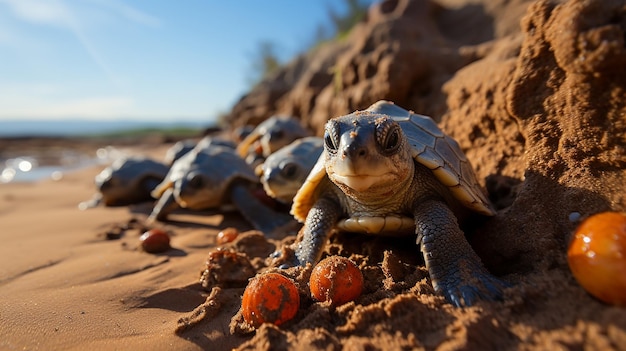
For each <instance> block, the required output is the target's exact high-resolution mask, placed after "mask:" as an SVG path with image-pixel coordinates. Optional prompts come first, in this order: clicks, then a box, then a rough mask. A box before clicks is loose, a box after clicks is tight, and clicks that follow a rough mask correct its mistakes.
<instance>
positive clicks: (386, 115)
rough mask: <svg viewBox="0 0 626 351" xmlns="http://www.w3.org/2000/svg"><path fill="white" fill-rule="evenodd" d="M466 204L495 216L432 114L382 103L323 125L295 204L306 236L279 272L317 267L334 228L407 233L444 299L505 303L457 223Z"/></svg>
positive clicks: (294, 211) (500, 285)
mask: <svg viewBox="0 0 626 351" xmlns="http://www.w3.org/2000/svg"><path fill="white" fill-rule="evenodd" d="M464 208H466V209H470V210H473V211H475V212H478V213H480V214H483V215H487V216H492V215H494V214H495V211H494V210H493V208H492V207H491V205H490V204H489V201H488V200H487V198H486V197H485V196H484V195H483V193H482V192H481V189H480V187H479V186H478V182H477V181H476V177H475V175H474V172H473V170H472V167H471V165H470V163H469V161H468V160H467V158H466V156H465V155H464V154H463V152H462V151H461V149H460V148H459V146H458V144H457V143H456V142H455V141H454V140H453V139H451V138H450V137H448V136H446V135H444V134H443V132H442V131H441V130H439V128H437V125H436V124H435V123H434V122H433V121H432V120H431V119H430V118H428V117H426V116H420V115H417V114H414V113H412V112H409V111H407V110H405V109H403V108H401V107H398V106H396V105H394V104H393V103H390V102H387V101H379V102H377V103H375V104H374V105H372V106H370V107H369V108H368V109H367V110H364V111H357V112H354V113H352V114H349V115H346V116H342V117H337V118H334V119H331V120H330V121H328V123H327V124H326V131H325V136H324V153H323V154H322V156H321V157H320V160H319V162H318V163H317V164H316V165H315V167H314V168H313V170H312V171H311V173H310V174H309V176H308V177H307V180H306V181H305V184H304V185H303V186H302V188H301V189H300V190H299V191H298V193H297V194H296V196H295V198H294V203H293V206H292V214H293V215H294V216H295V218H296V219H298V220H299V221H301V222H302V221H303V222H304V227H303V231H302V239H301V240H300V241H299V242H296V243H294V250H295V257H293V258H291V261H288V262H285V264H284V265H283V266H284V267H285V266H290V265H305V264H306V263H315V262H317V261H318V260H319V259H320V256H321V255H322V251H323V248H324V245H325V244H326V241H327V239H328V236H329V234H330V232H331V231H332V229H333V228H335V227H338V228H339V229H342V230H347V231H352V232H363V233H367V234H372V235H403V234H407V233H409V235H416V237H417V240H416V241H417V243H418V244H421V250H422V254H423V256H424V260H425V263H426V267H427V269H428V272H429V274H430V277H431V280H432V283H433V286H434V288H435V290H436V291H437V292H439V293H442V294H443V295H444V296H445V298H446V299H447V300H448V301H449V302H451V303H452V304H454V305H456V306H462V305H466V306H469V305H472V304H473V303H474V302H475V301H476V300H477V299H486V300H490V299H501V298H502V289H503V288H504V287H505V286H506V284H505V283H504V282H502V281H500V280H499V279H497V278H495V277H494V276H492V275H491V274H490V273H489V272H488V271H487V270H486V269H485V268H484V266H483V265H482V263H481V261H480V258H479V257H478V256H477V255H476V253H475V252H474V251H473V250H472V248H471V246H470V245H469V243H468V242H467V240H466V239H465V236H464V233H463V232H462V231H461V229H460V228H459V226H458V224H457V217H456V216H455V214H457V213H459V214H460V213H462V212H463V209H464ZM466 212H468V211H466ZM285 260H289V259H288V258H285Z"/></svg>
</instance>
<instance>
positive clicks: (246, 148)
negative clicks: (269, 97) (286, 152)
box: [237, 116, 311, 159]
mask: <svg viewBox="0 0 626 351" xmlns="http://www.w3.org/2000/svg"><path fill="white" fill-rule="evenodd" d="M309 135H311V133H310V132H309V131H308V130H307V129H305V128H304V127H303V126H302V125H301V124H300V120H298V119H297V118H295V117H291V116H272V117H270V118H268V119H266V120H265V121H263V122H262V123H261V124H259V125H258V126H257V127H256V128H254V130H253V131H252V132H251V133H250V134H249V135H248V136H246V137H245V138H244V139H243V141H242V142H241V143H240V144H239V145H238V146H237V153H238V154H239V156H241V157H242V158H244V159H245V158H246V156H247V155H248V154H249V153H251V152H253V151H254V150H251V148H252V147H253V145H255V143H256V142H260V146H261V150H259V151H260V152H261V153H262V155H261V156H263V157H267V156H269V155H270V154H271V153H273V152H274V151H276V150H278V149H280V148H281V147H283V146H285V145H288V144H289V143H291V142H292V141H294V140H296V139H298V138H303V137H306V136H309Z"/></svg>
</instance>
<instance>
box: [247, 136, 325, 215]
mask: <svg viewBox="0 0 626 351" xmlns="http://www.w3.org/2000/svg"><path fill="white" fill-rule="evenodd" d="M323 150H324V139H322V138H319V137H306V138H300V139H297V140H296V141H294V142H292V143H291V144H289V145H287V146H285V147H282V148H280V149H279V150H278V151H276V152H274V153H272V154H271V155H269V156H268V157H267V159H265V161H264V162H263V164H261V165H260V166H258V167H257V168H256V173H257V174H258V175H259V177H260V179H261V183H262V184H263V189H265V192H266V193H267V195H269V196H270V197H273V198H275V199H276V200H278V201H280V202H282V203H285V204H291V202H292V200H293V197H294V196H295V195H296V192H298V189H300V187H301V186H302V184H303V183H304V180H305V179H306V177H307V176H308V175H309V173H310V172H311V169H312V168H313V166H314V165H315V162H317V159H318V158H319V157H320V154H321V153H322V151H323Z"/></svg>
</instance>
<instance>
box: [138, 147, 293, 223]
mask: <svg viewBox="0 0 626 351" xmlns="http://www.w3.org/2000/svg"><path fill="white" fill-rule="evenodd" d="M258 185H259V178H258V177H257V176H256V175H255V173H254V171H253V170H252V168H251V167H250V166H249V165H248V164H247V163H245V161H244V160H243V159H241V158H240V157H239V156H238V155H237V154H236V153H235V150H234V149H232V148H230V147H226V146H221V145H209V146H207V147H205V148H198V149H194V150H192V151H190V152H188V153H187V154H185V155H184V156H182V157H181V158H180V159H178V160H177V161H176V162H174V165H172V167H171V168H170V171H169V173H168V174H167V176H166V177H165V179H164V180H163V182H162V183H161V184H159V185H158V186H157V187H156V188H155V189H154V191H153V192H152V196H153V197H154V198H158V199H159V200H158V202H157V204H156V205H155V206H154V209H153V210H152V213H151V214H150V216H149V217H148V223H152V222H153V221H155V220H166V219H167V216H168V215H169V214H170V213H171V212H172V211H174V210H176V209H178V208H181V207H182V208H188V209H191V210H205V209H213V208H219V207H221V206H223V205H228V204H232V205H234V206H235V207H236V208H237V209H238V210H239V211H240V212H241V214H242V215H243V216H244V218H246V220H248V221H249V222H250V223H251V224H252V225H253V226H254V227H255V228H256V229H258V230H260V231H262V232H264V233H265V234H267V235H273V234H275V233H274V231H275V230H276V229H278V228H280V227H282V226H283V225H286V224H288V223H290V222H292V218H291V217H289V216H287V215H285V214H281V213H277V212H275V211H273V210H271V209H270V208H268V207H266V206H265V205H263V204H262V203H261V202H260V201H259V200H258V199H257V198H256V197H254V195H253V194H252V193H251V191H250V190H251V188H254V187H255V186H258Z"/></svg>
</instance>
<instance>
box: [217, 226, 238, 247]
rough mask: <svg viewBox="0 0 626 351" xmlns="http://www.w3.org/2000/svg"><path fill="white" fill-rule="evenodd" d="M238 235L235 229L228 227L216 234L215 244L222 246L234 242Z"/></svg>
mask: <svg viewBox="0 0 626 351" xmlns="http://www.w3.org/2000/svg"><path fill="white" fill-rule="evenodd" d="M238 235H239V231H238V230H237V228H234V227H228V228H226V229H224V230H222V231H221V232H219V233H217V239H216V241H217V244H218V245H223V244H227V243H229V242H232V241H233V240H235V238H237V236H238Z"/></svg>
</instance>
